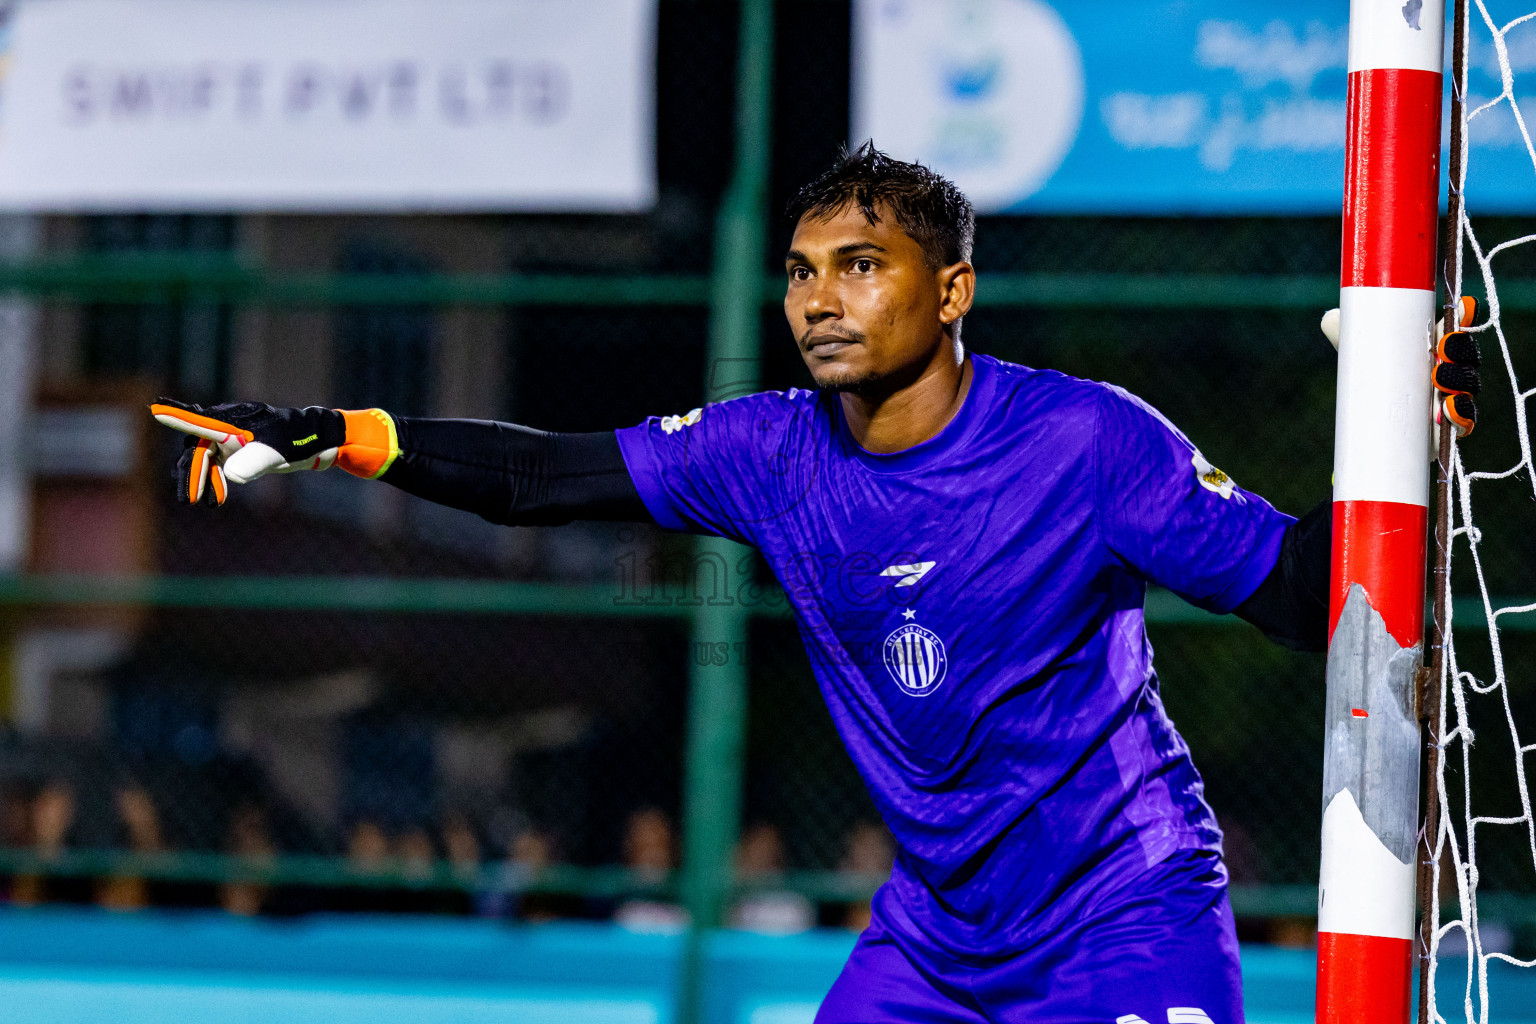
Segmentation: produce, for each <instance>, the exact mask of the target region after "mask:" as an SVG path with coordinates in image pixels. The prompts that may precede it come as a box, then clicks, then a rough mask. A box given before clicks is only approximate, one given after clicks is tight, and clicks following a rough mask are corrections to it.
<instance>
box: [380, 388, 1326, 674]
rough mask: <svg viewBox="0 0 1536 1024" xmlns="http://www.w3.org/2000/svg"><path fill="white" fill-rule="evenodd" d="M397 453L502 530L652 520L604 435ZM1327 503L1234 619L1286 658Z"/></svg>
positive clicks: (408, 436) (414, 424) (442, 498)
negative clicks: (1270, 642) (1247, 625)
mask: <svg viewBox="0 0 1536 1024" xmlns="http://www.w3.org/2000/svg"><path fill="white" fill-rule="evenodd" d="M394 420H395V429H396V431H397V433H398V436H399V442H400V455H399V456H398V457H397V458H396V459H395V461H394V464H393V465H391V466H390V468H389V470H388V472H386V473H385V474H384V476H383V480H384V481H385V482H387V483H390V484H393V485H394V486H396V487H399V488H400V489H401V490H404V491H408V492H410V493H411V494H414V495H416V496H418V497H421V498H426V499H427V500H428V501H435V502H437V503H438V504H440V505H449V506H451V507H453V508H459V509H464V510H465V511H468V512H474V513H475V514H477V515H479V516H481V517H482V518H485V519H488V520H490V521H491V522H493V523H498V524H501V525H504V526H554V525H558V524H561V523H569V522H571V521H573V520H576V519H587V520H599V521H607V522H637V523H649V522H655V520H654V519H653V518H652V516H651V514H650V513H649V512H648V511H646V508H645V503H644V502H643V501H641V499H640V492H639V491H638V490H636V489H635V484H634V481H633V480H632V479H630V475H629V470H628V468H627V467H626V466H625V465H624V456H623V453H622V452H621V451H620V450H619V441H618V437H617V436H616V435H615V434H614V433H613V432H612V431H603V432H601V433H595V434H553V433H546V432H544V431H541V430H531V429H529V428H528V427H520V426H517V425H515V424H511V423H496V422H492V421H490V420H437V419H418V418H414V417H407V416H397V417H395V418H394ZM1331 543H1332V514H1331V505H1329V504H1328V503H1327V502H1324V503H1323V504H1322V505H1319V506H1318V507H1317V508H1315V509H1313V510H1312V511H1311V512H1309V513H1307V515H1305V516H1304V517H1302V519H1301V520H1300V521H1298V522H1296V523H1293V524H1292V525H1291V526H1290V528H1289V529H1287V530H1286V531H1285V537H1284V540H1283V541H1282V542H1281V547H1280V558H1279V560H1278V561H1277V562H1276V563H1275V567H1274V568H1273V569H1272V570H1271V571H1270V573H1269V575H1268V576H1266V577H1265V578H1264V581H1263V582H1262V583H1260V584H1259V587H1258V589H1257V590H1255V591H1254V592H1253V594H1252V595H1250V596H1249V597H1248V599H1247V600H1245V601H1244V602H1243V603H1242V604H1240V605H1238V606H1237V608H1236V611H1235V613H1236V614H1237V615H1238V616H1239V617H1240V618H1243V619H1245V620H1247V621H1248V622H1251V623H1252V624H1253V625H1255V626H1257V627H1258V628H1259V629H1260V630H1262V631H1263V632H1264V634H1265V635H1266V636H1268V637H1269V638H1270V639H1271V640H1274V641H1275V642H1276V643H1278V644H1282V645H1284V646H1286V647H1289V648H1291V649H1293V650H1300V651H1321V650H1324V649H1325V648H1326V647H1327V644H1328V571H1329V548H1330V546H1331Z"/></svg>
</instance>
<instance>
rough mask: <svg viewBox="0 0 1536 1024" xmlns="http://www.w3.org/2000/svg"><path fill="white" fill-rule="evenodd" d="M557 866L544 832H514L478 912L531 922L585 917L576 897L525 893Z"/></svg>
mask: <svg viewBox="0 0 1536 1024" xmlns="http://www.w3.org/2000/svg"><path fill="white" fill-rule="evenodd" d="M558 863H559V856H558V854H557V852H556V847H555V840H554V838H553V837H552V836H551V835H550V834H549V833H548V832H546V831H543V830H542V829H538V828H532V827H529V828H524V829H520V830H518V832H517V833H516V834H514V835H513V836H512V840H511V842H509V843H508V844H507V859H506V860H505V861H504V862H503V863H502V866H501V870H500V871H499V872H498V874H497V878H496V881H495V883H494V885H493V887H492V888H491V889H490V890H489V891H487V892H484V893H482V894H481V896H480V900H479V904H478V910H479V912H480V913H481V914H483V915H486V916H488V917H516V918H518V919H519V920H523V921H529V922H533V923H538V922H542V921H554V920H558V919H559V918H563V917H584V916H586V914H585V912H584V909H585V908H584V903H583V901H582V900H581V898H580V897H577V896H572V895H569V894H566V893H552V892H529V891H527V890H528V888H529V886H530V885H531V884H534V883H537V882H538V881H539V880H540V879H541V878H542V877H543V876H544V874H545V872H547V871H548V870H549V869H550V868H552V867H554V866H555V865H556V864H558Z"/></svg>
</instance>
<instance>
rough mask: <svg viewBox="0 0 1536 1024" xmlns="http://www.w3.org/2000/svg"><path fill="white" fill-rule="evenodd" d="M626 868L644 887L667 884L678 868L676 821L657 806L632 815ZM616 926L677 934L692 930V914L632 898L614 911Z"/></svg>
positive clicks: (626, 837) (627, 829) (626, 834)
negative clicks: (673, 827) (689, 925)
mask: <svg viewBox="0 0 1536 1024" xmlns="http://www.w3.org/2000/svg"><path fill="white" fill-rule="evenodd" d="M624 866H625V867H627V868H629V870H630V871H631V872H633V873H634V875H635V878H636V880H637V881H638V882H640V883H641V884H643V885H660V884H662V883H664V882H666V881H667V880H668V879H669V878H670V877H671V875H672V872H673V870H675V869H676V867H677V838H676V834H675V833H674V832H673V830H672V820H671V819H670V818H668V817H667V816H666V814H665V813H664V812H663V811H661V810H660V809H659V808H656V807H643V808H641V809H640V810H638V811H636V812H634V813H633V814H631V815H630V816H629V821H628V823H627V824H626V825H625V828H624ZM613 920H614V923H615V924H618V925H620V926H621V927H624V928H628V929H630V930H631V931H638V932H676V931H682V930H683V929H685V928H687V927H688V912H687V911H686V910H684V909H683V908H682V907H680V906H678V905H677V904H675V903H667V902H663V901H661V900H658V899H629V900H625V901H624V902H622V903H620V904H619V906H618V909H617V910H615V911H614V914H613Z"/></svg>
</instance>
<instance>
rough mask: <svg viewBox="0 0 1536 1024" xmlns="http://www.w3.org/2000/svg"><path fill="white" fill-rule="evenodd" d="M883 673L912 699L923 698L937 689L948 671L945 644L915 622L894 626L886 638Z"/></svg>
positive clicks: (930, 631)
mask: <svg viewBox="0 0 1536 1024" xmlns="http://www.w3.org/2000/svg"><path fill="white" fill-rule="evenodd" d="M883 654H884V657H885V670H886V671H887V672H889V673H890V674H891V678H892V679H894V680H896V685H897V686H899V687H901V688H902V690H903V691H904V692H906V693H909V694H911V695H912V696H914V697H926V696H928V695H929V694H930V693H932V692H933V691H934V690H937V689H938V688H939V684H940V683H942V682H943V681H944V674H945V672H947V671H948V670H949V655H948V654H947V653H946V652H945V650H944V641H943V640H940V639H939V637H938V634H936V633H934V632H933V631H932V630H929V629H924V628H923V627H922V626H919V625H918V624H917V623H915V622H909V623H907V624H906V625H904V626H897V627H896V629H894V630H893V631H892V632H891V635H890V636H888V637H886V638H885V644H884V648H883Z"/></svg>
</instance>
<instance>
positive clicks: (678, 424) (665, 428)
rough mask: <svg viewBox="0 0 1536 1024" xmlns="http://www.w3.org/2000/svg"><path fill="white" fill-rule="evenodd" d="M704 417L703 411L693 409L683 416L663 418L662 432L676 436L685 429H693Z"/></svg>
mask: <svg viewBox="0 0 1536 1024" xmlns="http://www.w3.org/2000/svg"><path fill="white" fill-rule="evenodd" d="M703 415H704V410H703V409H691V410H689V411H688V412H686V413H684V414H683V415H681V416H663V417H662V418H661V432H662V433H663V434H675V433H677V432H678V431H679V430H682V429H683V428H684V427H691V426H693V425H694V424H695V423H697V422H699V418H700V417H702V416H703Z"/></svg>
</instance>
